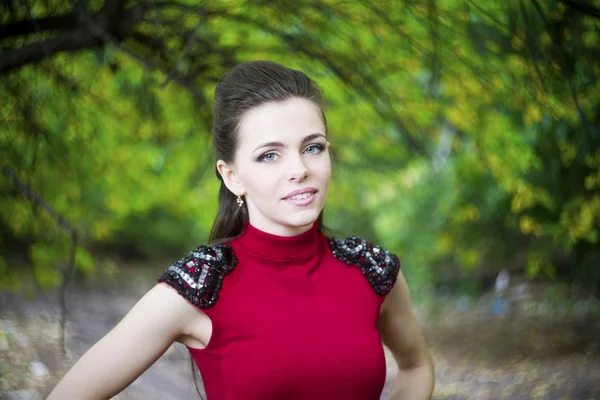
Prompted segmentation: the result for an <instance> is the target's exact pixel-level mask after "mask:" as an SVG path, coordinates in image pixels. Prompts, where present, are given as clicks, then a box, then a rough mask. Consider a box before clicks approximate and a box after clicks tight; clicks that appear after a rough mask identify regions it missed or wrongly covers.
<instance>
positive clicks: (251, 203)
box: [217, 98, 331, 236]
mask: <svg viewBox="0 0 600 400" xmlns="http://www.w3.org/2000/svg"><path fill="white" fill-rule="evenodd" d="M238 135H239V136H238V146H237V149H236V153H235V158H234V162H233V165H227V164H225V163H224V162H223V161H219V162H218V163H217V166H218V168H219V172H220V173H221V175H222V176H223V178H224V180H225V183H226V184H227V186H228V188H229V189H230V190H231V191H232V192H233V193H234V194H236V195H238V194H243V195H244V199H245V201H246V203H247V205H248V213H249V217H250V223H251V224H252V225H253V226H255V227H256V228H258V229H260V230H263V231H265V232H269V233H272V234H275V235H281V236H291V235H297V234H300V233H302V232H305V231H306V230H308V229H309V228H310V227H311V226H312V224H313V222H314V221H315V220H316V219H317V217H318V216H319V214H320V213H321V211H322V210H323V207H324V205H325V200H326V198H327V188H328V185H329V176H330V174H331V160H330V158H329V151H328V143H327V140H326V138H325V125H324V123H323V121H322V119H321V116H320V111H319V108H318V107H317V106H316V105H315V104H314V103H313V102H311V101H309V100H306V99H303V98H291V99H289V100H286V101H283V102H277V103H275V102H272V103H265V104H262V105H260V106H258V107H255V108H253V109H251V110H249V111H248V112H247V113H246V114H245V115H244V117H243V118H242V121H241V124H240V127H239V131H238Z"/></svg>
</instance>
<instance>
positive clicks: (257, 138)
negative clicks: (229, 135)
mask: <svg viewBox="0 0 600 400" xmlns="http://www.w3.org/2000/svg"><path fill="white" fill-rule="evenodd" d="M312 133H321V134H323V135H325V125H324V124H323V120H322V118H321V112H320V110H319V107H318V106H317V105H316V104H315V103H313V102H312V101H310V100H306V99H303V98H291V99H288V100H285V101H282V102H270V103H265V104H262V105H260V106H258V107H255V108H253V109H251V110H249V111H248V112H247V113H246V114H245V115H244V117H243V118H242V121H241V124H240V128H239V138H238V140H239V147H240V148H242V147H243V148H247V147H250V146H255V145H256V144H257V143H258V142H265V141H278V142H282V143H286V142H290V144H292V143H295V142H296V141H302V140H303V139H304V138H305V137H306V135H308V134H312ZM252 149H254V147H252Z"/></svg>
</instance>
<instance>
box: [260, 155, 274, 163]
mask: <svg viewBox="0 0 600 400" xmlns="http://www.w3.org/2000/svg"><path fill="white" fill-rule="evenodd" d="M276 159H277V154H276V153H265V154H263V155H262V156H260V157H259V159H258V161H266V162H272V161H275V160H276Z"/></svg>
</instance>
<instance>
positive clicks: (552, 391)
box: [0, 285, 600, 400]
mask: <svg viewBox="0 0 600 400" xmlns="http://www.w3.org/2000/svg"><path fill="white" fill-rule="evenodd" d="M145 290H147V287H145V286H143V285H142V286H138V288H137V290H133V291H131V292H130V293H129V294H124V292H123V291H122V290H118V291H115V290H105V291H94V292H89V291H78V292H75V293H73V294H72V295H71V298H70V302H71V306H70V312H71V319H70V321H71V322H70V324H69V331H68V332H69V341H68V344H69V352H70V353H69V354H68V357H67V358H64V357H62V355H61V353H60V352H59V350H58V346H57V340H58V336H57V335H58V330H57V324H56V321H57V316H58V309H57V306H56V304H57V303H56V301H55V300H54V299H52V298H44V297H42V298H39V299H37V300H35V301H25V300H23V299H22V298H19V297H15V296H9V295H6V294H0V319H2V320H3V321H4V323H5V324H6V323H9V324H13V326H14V327H13V328H10V329H15V330H17V331H18V332H21V333H22V335H24V336H26V337H27V339H26V340H27V341H28V342H29V344H30V345H29V346H28V350H27V351H19V350H18V349H17V351H15V352H9V351H8V350H4V353H0V354H3V355H4V356H3V358H4V360H3V364H4V365H6V359H8V365H9V370H8V372H7V369H6V368H3V369H0V371H3V373H2V375H1V376H0V384H1V386H0V399H2V398H7V399H8V398H15V397H9V393H12V394H14V392H10V391H8V389H11V390H15V389H30V390H31V389H32V388H33V390H35V391H36V392H37V393H40V394H41V395H44V394H47V393H48V391H49V390H50V388H51V387H52V385H53V384H54V382H56V379H58V377H60V376H61V375H62V374H63V373H64V370H65V369H66V368H68V367H69V366H70V365H72V363H73V362H74V361H75V360H76V359H77V358H78V357H79V356H80V355H81V354H83V353H84V352H85V351H86V350H87V349H88V348H89V347H90V346H92V345H93V344H94V343H95V342H96V341H98V340H99V339H100V338H101V337H102V336H103V335H104V334H106V333H107V332H108V331H109V330H110V329H111V328H112V327H113V326H114V325H115V324H116V323H117V322H118V321H119V320H120V319H121V318H122V317H123V316H124V315H125V313H126V312H127V311H128V310H129V309H130V308H131V307H132V306H133V304H135V302H136V301H137V299H138V298H139V297H140V296H141V294H142V293H143V292H144V291H145ZM443 315H444V317H443V318H441V317H440V318H436V320H435V322H430V323H428V324H426V325H425V334H426V337H427V340H428V342H429V343H430V345H431V350H432V353H433V355H434V358H435V361H436V365H437V370H436V391H435V397H434V398H435V399H439V400H441V399H444V400H455V399H456V400H458V399H511V400H520V399H551V400H554V399H556V400H566V399H572V400H575V399H577V400H578V399H582V400H584V399H585V400H589V399H594V398H595V399H600V322H599V321H598V320H597V319H596V320H591V319H589V318H577V319H575V318H570V319H564V320H555V321H554V320H553V321H550V320H546V319H536V318H517V319H509V318H497V317H491V316H486V315H480V314H475V313H463V314H454V315H451V314H450V313H444V314H443ZM7 321H8V322H7ZM1 329H2V325H1V324H0V330H1ZM3 329H4V330H5V331H6V330H7V328H6V326H5V327H4V328H3ZM31 344H32V345H33V346H31ZM10 346H11V349H12V347H14V346H15V345H14V344H12V343H10ZM14 354H18V356H15V355H14ZM6 355H9V356H8V357H6ZM15 357H16V358H15ZM33 359H35V360H39V361H41V362H42V363H43V364H44V365H46V366H47V367H48V369H49V371H50V373H49V374H48V375H47V376H45V377H42V378H40V379H38V381H37V383H36V382H33V383H32V381H31V379H29V380H21V381H19V379H20V378H19V376H22V375H27V373H28V371H27V368H28V365H29V362H30V361H31V360H33ZM394 373H395V367H394V363H393V361H392V360H391V358H388V382H387V384H386V388H388V387H389V383H390V378H392V377H393V375H394ZM12 378H14V379H12ZM11 379H12V381H11ZM24 385H25V386H28V387H23V386H24ZM28 393H30V397H16V398H20V399H29V398H31V399H35V398H36V397H35V396H34V395H31V393H32V392H28ZM386 397H387V396H386V395H385V394H384V395H383V396H382V399H386ZM38 398H40V397H38ZM116 398H118V399H126V400H138V399H139V400H141V399H145V400H146V399H164V400H171V399H173V400H175V399H177V400H188V399H189V400H192V399H193V400H197V399H198V395H197V394H196V392H195V389H194V386H193V383H192V379H191V372H190V368H189V356H188V354H187V350H186V349H185V348H184V347H183V346H181V345H177V344H176V345H173V346H172V347H171V348H170V349H169V350H168V351H167V352H166V353H165V354H164V355H163V357H161V358H160V360H159V361H158V362H156V363H155V364H154V365H153V366H152V367H151V368H150V369H149V370H148V371H146V372H145V373H144V374H143V375H142V376H141V377H140V378H139V379H138V380H137V381H136V382H134V383H133V384H132V385H131V386H130V387H129V388H127V389H126V390H125V391H124V392H123V393H122V394H120V395H119V396H118V397H116Z"/></svg>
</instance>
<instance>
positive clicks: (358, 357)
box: [171, 223, 386, 400]
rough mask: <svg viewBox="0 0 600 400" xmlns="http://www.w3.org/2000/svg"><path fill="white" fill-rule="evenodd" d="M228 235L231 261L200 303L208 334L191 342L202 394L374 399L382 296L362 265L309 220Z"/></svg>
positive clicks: (215, 399)
mask: <svg viewBox="0 0 600 400" xmlns="http://www.w3.org/2000/svg"><path fill="white" fill-rule="evenodd" d="M230 244H231V248H232V250H233V253H234V254H235V257H237V261H238V262H237V264H236V265H235V268H234V269H233V270H232V271H231V273H230V274H229V275H227V276H226V277H225V278H224V279H223V283H222V287H221V289H220V291H219V292H218V300H217V301H216V302H215V303H214V305H213V306H211V307H210V308H206V309H203V310H202V311H203V312H205V313H206V315H208V317H209V318H210V319H211V321H212V324H213V332H212V337H211V339H210V341H209V343H208V345H207V346H206V347H205V348H204V349H195V348H190V347H188V349H189V351H190V353H191V355H192V357H193V359H194V360H195V362H196V364H197V365H198V367H199V369H200V373H201V375H202V379H203V382H204V387H205V389H206V396H207V400H240V399H243V400H254V399H256V400H276V399H277V400H280V399H285V400H294V399H304V400H306V399H311V400H319V399H323V400H331V399H345V400H353V399H356V400H368V399H373V400H376V399H379V398H380V395H381V391H382V389H383V385H384V381H385V373H386V369H385V358H384V353H383V347H382V344H381V339H380V335H379V331H378V330H377V321H378V318H379V311H380V308H381V304H382V302H383V300H384V296H382V295H378V294H377V293H376V292H375V291H374V290H373V287H372V286H371V284H370V283H369V281H368V279H367V278H366V276H365V275H364V274H363V273H362V272H361V269H359V268H357V267H355V266H352V265H347V264H346V263H344V262H342V261H340V260H338V259H337V258H335V257H334V256H333V254H332V250H331V249H330V246H329V243H328V239H327V238H326V237H325V236H323V235H321V234H320V233H318V231H317V224H316V223H315V224H314V225H313V227H312V228H311V229H310V230H309V231H307V232H305V233H303V234H300V235H297V236H293V237H283V236H276V235H272V234H269V233H266V232H263V231H260V230H258V229H257V228H255V227H253V226H251V225H248V226H247V228H246V229H245V231H244V233H243V234H242V235H241V236H240V237H238V238H236V239H234V240H233V241H231V242H230ZM171 285H173V284H172V283H171Z"/></svg>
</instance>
